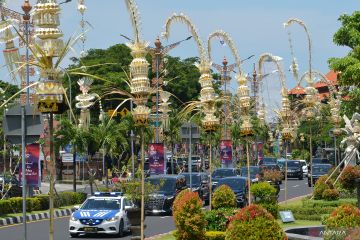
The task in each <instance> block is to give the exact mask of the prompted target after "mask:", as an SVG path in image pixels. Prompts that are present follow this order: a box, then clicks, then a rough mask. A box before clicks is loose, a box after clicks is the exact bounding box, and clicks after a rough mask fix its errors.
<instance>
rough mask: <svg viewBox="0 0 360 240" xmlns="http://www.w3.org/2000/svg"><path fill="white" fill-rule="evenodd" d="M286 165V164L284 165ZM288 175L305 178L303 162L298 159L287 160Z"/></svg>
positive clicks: (300, 178)
mask: <svg viewBox="0 0 360 240" xmlns="http://www.w3.org/2000/svg"><path fill="white" fill-rule="evenodd" d="M284 167H285V165H284ZM287 177H288V178H298V179H299V180H302V179H303V170H302V164H301V162H300V161H297V160H287Z"/></svg>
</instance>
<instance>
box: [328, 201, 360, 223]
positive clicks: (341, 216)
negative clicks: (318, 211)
mask: <svg viewBox="0 0 360 240" xmlns="http://www.w3.org/2000/svg"><path fill="white" fill-rule="evenodd" d="M359 226H360V210H359V209H358V208H357V207H354V206H352V205H348V204H345V205H341V206H340V207H337V208H336V209H335V210H334V211H333V212H332V213H331V215H330V216H329V218H328V219H326V228H327V229H339V228H355V227H359Z"/></svg>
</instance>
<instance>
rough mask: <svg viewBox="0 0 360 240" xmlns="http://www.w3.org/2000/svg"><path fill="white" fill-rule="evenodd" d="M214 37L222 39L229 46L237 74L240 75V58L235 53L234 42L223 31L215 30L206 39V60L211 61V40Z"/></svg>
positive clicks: (236, 52)
mask: <svg viewBox="0 0 360 240" xmlns="http://www.w3.org/2000/svg"><path fill="white" fill-rule="evenodd" d="M215 37H218V38H222V39H223V40H224V42H225V43H226V44H227V45H228V46H229V48H230V50H231V52H232V54H233V56H234V58H235V62H236V66H237V67H238V70H239V74H241V72H242V71H241V58H240V55H239V53H238V51H237V48H236V46H235V43H234V41H233V40H232V38H231V37H230V34H228V33H227V32H225V31H223V30H216V31H215V32H213V33H211V34H210V35H209V37H208V58H209V61H211V40H212V39H213V38H215Z"/></svg>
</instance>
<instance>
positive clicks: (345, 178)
mask: <svg viewBox="0 0 360 240" xmlns="http://www.w3.org/2000/svg"><path fill="white" fill-rule="evenodd" d="M357 178H360V167H359V166H356V167H354V166H347V167H345V168H344V169H343V171H342V174H341V176H340V178H339V182H340V185H341V187H342V188H344V189H346V190H348V191H349V192H350V193H352V192H353V191H354V190H355V188H356V182H355V180H356V179H357Z"/></svg>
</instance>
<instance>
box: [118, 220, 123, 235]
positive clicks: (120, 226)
mask: <svg viewBox="0 0 360 240" xmlns="http://www.w3.org/2000/svg"><path fill="white" fill-rule="evenodd" d="M117 236H118V237H123V236H124V221H123V220H122V219H121V221H120V224H119V231H118V233H117Z"/></svg>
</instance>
